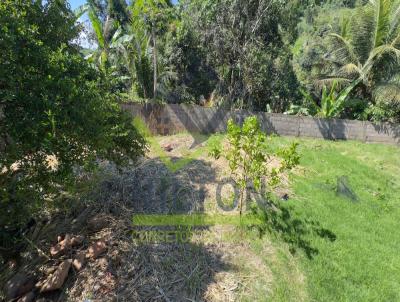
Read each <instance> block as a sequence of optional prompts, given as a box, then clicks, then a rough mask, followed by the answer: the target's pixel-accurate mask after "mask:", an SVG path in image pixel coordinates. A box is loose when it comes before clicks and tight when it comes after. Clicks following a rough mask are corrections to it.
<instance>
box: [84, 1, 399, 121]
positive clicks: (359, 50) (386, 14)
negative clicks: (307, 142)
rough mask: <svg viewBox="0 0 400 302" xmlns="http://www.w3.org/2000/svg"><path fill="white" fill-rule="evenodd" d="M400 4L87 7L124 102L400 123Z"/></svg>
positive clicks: (105, 66) (108, 74) (101, 58)
mask: <svg viewBox="0 0 400 302" xmlns="http://www.w3.org/2000/svg"><path fill="white" fill-rule="evenodd" d="M399 11H400V10H399V1H397V0H373V1H372V0H371V1H365V0H330V1H316V0H293V1H282V0H257V1H240V0H202V1H198V0H181V1H179V3H178V4H177V5H172V3H171V2H170V1H165V0H137V1H132V3H130V4H127V3H126V2H125V1H121V0H112V1H111V0H109V1H104V0H89V1H88V4H87V5H85V6H83V7H81V8H80V9H78V10H77V13H78V14H81V13H83V12H88V15H89V19H90V24H91V26H90V27H89V29H88V30H89V33H91V34H90V36H91V37H92V39H93V40H94V41H95V44H97V45H98V47H97V48H96V49H95V50H92V51H89V50H85V51H86V52H88V51H89V52H91V54H90V55H89V56H88V59H89V61H90V62H92V63H93V64H94V65H96V66H97V68H98V69H99V70H101V71H102V72H103V73H104V75H105V78H106V79H108V81H109V84H110V89H111V91H113V92H115V93H118V95H119V96H120V97H121V98H122V99H125V100H129V101H141V100H145V99H152V98H153V99H156V100H158V101H163V102H174V103H181V102H186V103H197V104H201V105H207V106H227V107H230V108H231V107H236V108H250V109H255V110H264V111H272V112H287V113H291V114H306V115H318V116H322V117H345V118H352V119H361V120H366V119H368V120H375V121H392V122H396V121H399V120H400V86H399V83H400V82H399V66H400V65H399V58H400V38H399V37H400V27H399V22H400V21H399Z"/></svg>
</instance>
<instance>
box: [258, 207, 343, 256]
mask: <svg viewBox="0 0 400 302" xmlns="http://www.w3.org/2000/svg"><path fill="white" fill-rule="evenodd" d="M254 211H256V212H257V213H258V214H259V215H260V216H261V218H262V221H263V222H264V223H263V224H262V225H259V226H256V228H257V230H258V231H259V235H260V237H262V236H263V235H265V233H266V232H269V233H270V234H272V235H275V236H276V237H278V238H280V239H281V240H283V241H284V242H286V243H287V244H289V248H290V252H291V253H292V254H295V253H296V252H297V251H298V250H301V251H303V252H304V253H305V255H306V256H307V258H308V259H313V258H314V256H316V255H318V253H319V251H318V249H317V248H316V247H315V246H313V244H312V243H311V238H312V237H319V238H322V239H325V240H328V241H330V242H334V241H335V240H336V235H335V234H334V233H333V232H332V231H330V230H328V229H326V228H323V227H322V226H321V225H320V223H319V222H317V221H315V220H312V219H310V218H302V217H296V216H295V215H293V214H292V213H294V209H293V208H292V207H290V206H287V205H282V204H280V203H278V202H273V201H272V202H270V203H269V206H268V207H263V208H262V209H261V208H258V209H256V210H254Z"/></svg>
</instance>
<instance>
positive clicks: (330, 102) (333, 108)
mask: <svg viewBox="0 0 400 302" xmlns="http://www.w3.org/2000/svg"><path fill="white" fill-rule="evenodd" d="M360 81H361V80H356V81H354V82H353V83H351V85H349V86H348V87H346V89H343V90H342V91H340V92H339V93H337V92H336V88H337V84H338V82H336V81H334V82H333V84H332V86H331V88H330V90H329V91H328V88H327V87H326V86H324V87H323V88H322V95H321V102H320V105H318V102H316V101H315V100H314V98H313V97H312V96H311V95H310V94H309V93H308V92H306V91H305V90H303V89H300V92H301V94H302V95H303V96H304V98H305V99H306V100H307V101H308V104H309V106H310V107H311V108H310V109H311V110H310V111H311V112H315V116H317V117H321V118H334V117H338V116H339V115H340V114H341V113H342V112H343V110H344V109H345V107H346V101H347V99H348V96H349V94H350V92H351V91H352V90H353V88H354V87H355V86H357V85H358V84H359V82H360ZM310 111H306V112H310Z"/></svg>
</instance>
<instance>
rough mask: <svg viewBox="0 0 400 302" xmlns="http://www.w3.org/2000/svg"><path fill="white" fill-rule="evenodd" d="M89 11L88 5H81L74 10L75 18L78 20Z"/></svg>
mask: <svg viewBox="0 0 400 302" xmlns="http://www.w3.org/2000/svg"><path fill="white" fill-rule="evenodd" d="M88 9H89V4H83V5H81V6H79V7H78V8H76V9H75V10H74V15H75V18H76V19H77V20H78V19H79V18H80V17H82V16H83V14H84V13H86V12H87V11H88Z"/></svg>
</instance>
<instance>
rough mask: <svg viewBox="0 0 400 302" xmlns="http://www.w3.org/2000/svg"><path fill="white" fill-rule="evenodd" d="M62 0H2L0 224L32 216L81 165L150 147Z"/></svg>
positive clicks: (130, 156) (137, 153)
mask: <svg viewBox="0 0 400 302" xmlns="http://www.w3.org/2000/svg"><path fill="white" fill-rule="evenodd" d="M75 21H76V17H75V16H74V14H73V13H72V12H71V11H70V9H69V7H68V4H67V2H66V1H63V0H48V1H46V2H44V3H42V1H23V0H18V1H15V0H5V1H2V2H1V3H0V24H1V25H0V37H1V38H0V48H1V49H2V51H1V52H0V133H1V137H0V148H1V152H0V209H1V210H0V227H4V226H10V225H13V226H14V227H17V226H18V225H19V224H21V223H23V222H24V221H26V219H29V217H32V216H33V215H35V214H36V213H37V211H39V210H40V209H41V208H42V206H44V205H51V202H49V201H51V200H52V199H53V197H54V196H56V195H55V194H58V193H59V192H60V191H62V190H63V189H65V187H66V186H68V184H70V183H73V181H74V174H73V168H74V167H79V166H83V167H89V166H93V165H94V164H96V162H97V159H109V160H112V161H114V162H116V163H120V164H121V163H124V162H127V161H128V160H129V159H131V160H135V159H136V158H137V157H139V156H141V155H142V154H143V152H144V148H145V146H146V144H145V141H144V139H143V138H142V137H141V136H140V135H139V133H138V132H137V131H136V129H135V128H134V126H133V125H132V121H131V119H130V118H129V117H128V116H126V115H125V114H124V113H123V112H122V110H121V109H120V107H119V104H118V103H116V102H115V101H114V99H113V98H112V95H110V94H109V93H108V91H105V90H104V89H103V81H104V79H102V78H101V74H99V73H98V72H97V71H96V70H94V69H93V68H91V67H90V65H88V63H87V62H86V61H85V60H84V59H83V58H82V56H81V54H80V52H79V50H80V47H79V46H78V45H75V44H73V41H74V39H75V38H76V37H77V36H78V34H79V27H77V26H76V24H75Z"/></svg>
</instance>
